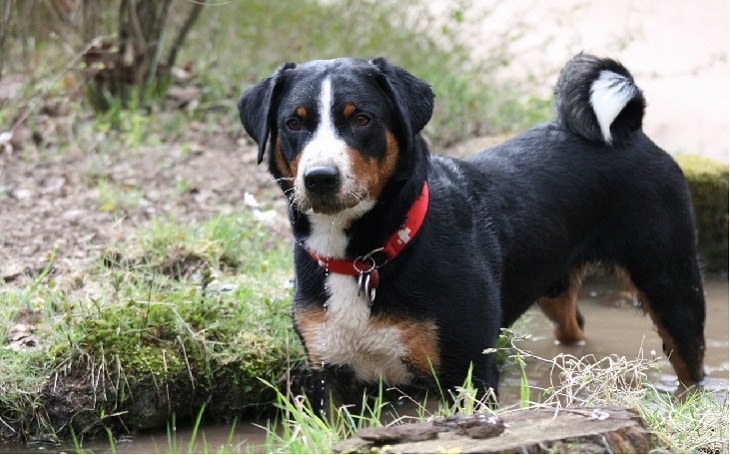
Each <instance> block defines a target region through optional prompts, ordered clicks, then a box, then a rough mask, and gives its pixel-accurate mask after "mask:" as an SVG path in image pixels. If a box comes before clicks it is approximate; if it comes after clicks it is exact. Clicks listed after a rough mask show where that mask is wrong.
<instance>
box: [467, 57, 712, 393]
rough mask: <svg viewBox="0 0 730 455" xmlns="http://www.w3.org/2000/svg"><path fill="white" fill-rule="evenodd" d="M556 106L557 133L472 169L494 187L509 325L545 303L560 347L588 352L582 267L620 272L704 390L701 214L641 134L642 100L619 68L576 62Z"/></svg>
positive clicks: (689, 379) (520, 143)
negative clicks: (580, 292) (580, 303)
mask: <svg viewBox="0 0 730 455" xmlns="http://www.w3.org/2000/svg"><path fill="white" fill-rule="evenodd" d="M555 106H556V119H555V120H554V121H553V122H551V123H548V124H545V125H542V126H539V127H537V128H534V129H532V130H530V131H527V132H525V133H523V134H521V135H519V136H517V137H515V138H513V139H512V140H510V141H507V142H505V143H504V144H502V145H500V146H498V147H495V148H493V149H490V150H488V151H485V152H482V153H480V154H477V155H475V156H474V157H472V158H471V159H469V160H468V161H469V162H470V163H472V164H474V165H476V166H477V167H479V169H480V170H481V171H482V172H483V174H484V178H485V180H486V181H488V182H490V185H491V186H493V187H494V188H495V191H493V197H492V198H489V199H488V200H489V202H488V203H489V205H490V210H489V212H490V214H491V216H492V220H491V222H493V223H496V224H497V226H498V228H497V229H496V231H497V232H498V233H499V235H500V242H499V243H500V245H501V246H502V253H503V258H504V267H503V270H504V272H503V273H504V276H503V280H502V283H503V288H502V300H503V306H502V308H503V313H502V326H504V327H507V326H509V325H510V324H512V323H513V322H514V321H515V320H516V319H517V318H518V317H519V316H520V315H521V314H522V313H523V312H524V311H525V309H526V308H527V307H529V306H530V305H531V304H532V303H533V302H534V301H535V300H536V299H538V298H542V299H543V300H542V301H541V303H542V304H543V309H544V310H545V312H546V314H547V315H548V316H549V317H551V319H553V320H554V321H555V322H556V324H558V327H557V328H556V335H557V338H558V339H559V340H560V339H561V338H562V341H565V342H574V341H581V340H582V338H583V334H582V318H581V317H580V314H579V313H578V311H577V307H576V304H575V298H576V292H577V288H578V287H579V285H580V280H581V278H582V274H583V273H584V265H586V264H591V263H596V262H600V263H602V264H604V265H609V266H615V267H618V268H619V269H622V271H624V272H626V275H627V276H628V278H629V279H630V284H631V285H633V286H634V287H635V288H636V290H637V291H638V295H639V298H640V301H641V304H642V306H643V308H644V310H646V311H647V312H648V313H649V314H650V315H651V316H652V318H653V319H654V322H655V323H656V325H657V328H658V331H659V333H660V335H661V336H662V338H663V341H664V345H665V350H666V352H667V353H668V354H671V355H670V360H671V361H672V363H673V365H674V366H675V369H676V370H677V373H678V375H679V377H680V380H682V381H683V382H684V383H685V384H693V383H695V382H697V381H699V380H700V379H702V377H703V372H702V367H701V365H702V354H703V351H704V340H703V337H702V333H703V327H704V320H705V304H704V296H703V293H702V287H701V278H700V271H699V267H698V263H697V259H696V250H695V226H694V216H693V212H692V205H691V200H690V196H689V192H688V189H687V185H686V182H685V179H684V176H683V174H682V172H681V170H680V168H679V167H678V166H677V164H676V163H675V161H674V160H673V159H672V158H671V157H670V156H669V155H668V154H667V153H666V152H664V151H663V150H662V149H661V148H659V147H658V146H657V145H655V144H654V143H653V142H652V141H651V140H650V139H649V138H648V137H647V136H646V135H645V134H644V133H643V131H642V130H641V122H642V116H643V112H644V106H645V102H644V98H643V95H642V93H641V91H640V90H639V89H638V87H636V86H635V85H634V81H633V79H632V77H631V75H630V74H629V72H628V71H627V70H626V69H625V68H624V67H623V66H621V65H620V64H619V63H617V62H615V61H612V60H608V59H599V58H597V57H594V56H591V55H586V54H579V55H578V56H576V57H575V58H574V59H573V60H571V61H570V62H569V63H568V64H567V65H566V67H565V68H564V69H563V71H562V73H561V76H560V78H559V81H558V84H557V86H556V90H555ZM570 313H573V314H570ZM565 320H568V322H567V323H566V322H564V321H565ZM561 324H562V325H563V326H562V327H561Z"/></svg>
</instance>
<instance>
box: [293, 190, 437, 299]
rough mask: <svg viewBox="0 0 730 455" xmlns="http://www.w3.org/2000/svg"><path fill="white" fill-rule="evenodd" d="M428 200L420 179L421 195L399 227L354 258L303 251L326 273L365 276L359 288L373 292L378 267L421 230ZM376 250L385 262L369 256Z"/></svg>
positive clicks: (391, 258) (377, 281)
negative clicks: (380, 242) (376, 246)
mask: <svg viewBox="0 0 730 455" xmlns="http://www.w3.org/2000/svg"><path fill="white" fill-rule="evenodd" d="M428 201H429V193H428V182H423V189H422V190H421V195H420V196H419V197H418V199H416V202H414V203H413V206H411V209H410V210H409V211H408V214H407V215H406V221H405V223H404V224H403V226H402V227H401V228H400V229H398V230H397V231H395V232H394V233H393V234H392V235H391V236H390V237H389V238H388V241H387V242H385V245H383V246H382V247H380V248H376V249H374V250H373V251H371V252H369V253H367V254H364V255H362V256H359V257H357V258H355V259H354V260H353V259H334V258H327V257H321V256H319V255H318V254H317V253H315V252H314V251H312V250H310V249H307V252H308V253H309V255H310V256H311V257H312V259H314V260H315V261H316V262H317V264H318V265H319V266H320V267H322V268H323V269H325V270H326V271H328V272H331V273H338V274H341V275H352V276H359V277H360V278H361V280H362V278H363V277H365V278H366V281H365V282H364V283H361V287H362V288H363V289H364V290H366V291H373V290H374V289H375V288H377V287H378V283H379V277H378V269H379V268H380V267H382V266H383V265H385V264H386V263H388V262H389V261H392V260H393V259H395V258H396V256H398V254H400V252H401V251H403V249H404V248H405V247H406V246H407V245H408V244H409V243H410V242H411V240H412V239H413V238H414V237H415V236H416V234H417V233H418V231H419V230H420V229H421V226H422V225H423V220H424V219H425V218H426V212H428ZM376 253H383V255H384V256H385V261H384V262H382V263H378V262H377V261H376V260H375V258H374V257H373V255H374V254H376ZM374 299H375V294H374V291H373V292H372V293H371V301H372V300H374Z"/></svg>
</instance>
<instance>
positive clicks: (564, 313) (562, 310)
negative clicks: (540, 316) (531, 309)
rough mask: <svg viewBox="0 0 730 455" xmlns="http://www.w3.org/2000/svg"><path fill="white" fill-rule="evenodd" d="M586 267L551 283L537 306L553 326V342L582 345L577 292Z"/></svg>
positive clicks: (581, 325) (579, 268) (581, 327)
mask: <svg viewBox="0 0 730 455" xmlns="http://www.w3.org/2000/svg"><path fill="white" fill-rule="evenodd" d="M587 270H588V267H585V266H584V267H576V268H575V269H573V271H572V272H571V273H570V274H569V275H566V276H564V277H563V278H562V279H560V280H558V281H556V282H555V283H553V285H552V286H551V287H550V290H549V291H548V293H547V295H546V296H543V297H541V298H540V299H539V300H538V302H537V303H538V305H539V306H540V308H541V309H542V312H543V313H545V316H547V318H548V319H550V321H552V323H553V325H554V326H555V341H556V342H558V343H560V344H583V343H585V339H586V337H585V334H584V333H583V326H584V320H583V315H582V314H580V311H579V310H578V290H579V289H580V287H581V285H582V284H583V278H584V277H585V275H586V273H587Z"/></svg>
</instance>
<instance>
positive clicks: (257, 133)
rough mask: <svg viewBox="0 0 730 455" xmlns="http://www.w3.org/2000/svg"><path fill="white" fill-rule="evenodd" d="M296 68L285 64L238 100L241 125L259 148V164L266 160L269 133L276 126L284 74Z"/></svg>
mask: <svg viewBox="0 0 730 455" xmlns="http://www.w3.org/2000/svg"><path fill="white" fill-rule="evenodd" d="M294 67H296V64H294V63H285V64H284V65H282V66H281V67H279V69H278V70H276V72H275V73H274V74H272V75H271V76H269V77H267V78H266V79H264V80H263V81H261V82H259V83H258V84H256V85H254V86H253V87H251V88H249V89H248V90H246V91H245V92H244V93H243V95H241V98H239V100H238V115H239V116H240V118H241V123H242V124H243V127H244V128H245V129H246V132H247V133H248V135H249V136H251V137H252V138H253V140H254V141H256V144H258V146H259V154H258V164H261V161H263V159H264V153H266V142H267V141H268V139H269V133H270V132H271V130H272V128H274V127H275V126H276V125H275V122H276V118H275V116H276V109H277V105H278V101H279V100H278V94H279V92H280V88H281V79H282V74H283V73H284V72H285V71H286V70H289V69H292V68H294ZM272 139H273V138H272Z"/></svg>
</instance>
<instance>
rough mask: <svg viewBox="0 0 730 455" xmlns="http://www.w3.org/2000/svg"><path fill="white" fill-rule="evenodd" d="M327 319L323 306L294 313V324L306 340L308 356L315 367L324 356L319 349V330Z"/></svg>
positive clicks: (320, 362)
mask: <svg viewBox="0 0 730 455" xmlns="http://www.w3.org/2000/svg"><path fill="white" fill-rule="evenodd" d="M326 320H327V314H326V313H325V311H324V310H323V309H322V308H312V309H307V310H302V311H296V312H295V313H294V324H295V325H296V327H297V330H298V331H299V334H300V335H301V337H302V340H303V341H304V346H305V347H306V349H307V356H308V357H309V361H310V362H311V364H312V366H313V367H315V368H316V367H318V366H319V365H321V364H322V356H321V355H320V353H319V352H318V351H317V332H318V330H319V327H321V326H322V324H324V323H325V321H326Z"/></svg>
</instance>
